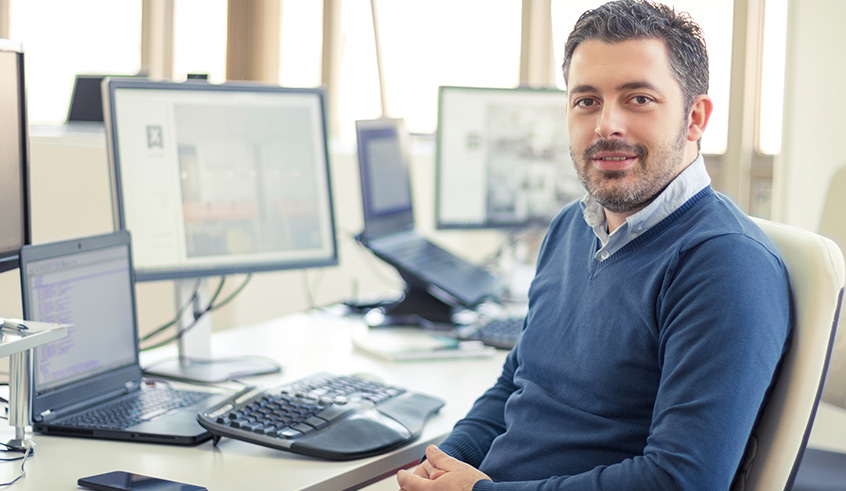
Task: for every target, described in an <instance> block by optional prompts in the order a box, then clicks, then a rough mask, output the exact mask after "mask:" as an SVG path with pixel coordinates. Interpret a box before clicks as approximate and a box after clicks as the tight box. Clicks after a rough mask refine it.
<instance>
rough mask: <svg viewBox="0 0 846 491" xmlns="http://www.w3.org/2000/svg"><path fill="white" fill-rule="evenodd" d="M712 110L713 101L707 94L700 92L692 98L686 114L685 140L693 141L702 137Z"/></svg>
mask: <svg viewBox="0 0 846 491" xmlns="http://www.w3.org/2000/svg"><path fill="white" fill-rule="evenodd" d="M713 110H714V103H713V102H712V101H711V98H710V97H708V95H707V94H701V95H699V96H697V97H696V99H694V100H693V105H692V106H691V107H690V115H689V116H688V127H687V141H691V142H695V141H698V140H699V139H700V138H702V133H704V132H705V127H707V126H708V120H709V119H711V111H713Z"/></svg>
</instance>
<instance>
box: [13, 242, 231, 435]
mask: <svg viewBox="0 0 846 491" xmlns="http://www.w3.org/2000/svg"><path fill="white" fill-rule="evenodd" d="M20 261H21V266H20V271H21V285H22V298H23V309H24V317H25V318H26V319H29V320H35V321H47V322H62V323H68V324H73V326H72V327H70V328H69V329H68V335H67V336H66V337H65V338H63V339H60V340H58V341H55V342H53V343H50V344H47V345H44V346H42V347H38V348H34V349H33V356H32V358H33V376H32V380H33V387H32V391H31V392H32V403H31V405H30V407H31V408H32V414H31V420H32V425H33V430H34V431H37V432H40V433H45V434H51V435H64V436H79V437H90V438H103V439H113V440H132V441H143V442H154V443H171V444H182V445H192V444H196V443H199V442H202V441H204V440H207V439H209V438H211V434H210V433H209V432H208V431H207V430H206V429H205V428H203V427H202V426H200V424H199V423H198V422H197V413H198V412H199V411H201V410H203V409H205V408H207V407H210V406H211V405H213V404H216V403H217V402H218V399H219V398H220V397H222V396H216V395H214V394H211V393H209V392H204V391H190V390H178V389H172V388H170V387H167V386H160V385H158V384H151V383H146V382H145V381H144V380H142V375H141V365H140V363H139V355H138V329H137V326H136V319H137V317H136V311H135V293H134V282H133V270H132V263H131V255H130V238H129V233H128V232H126V231H120V232H115V233H112V234H107V235H100V236H96V237H86V238H81V239H76V240H68V241H64V242H56V243H50V244H40V245H33V246H25V247H24V248H23V249H22V250H21V254H20Z"/></svg>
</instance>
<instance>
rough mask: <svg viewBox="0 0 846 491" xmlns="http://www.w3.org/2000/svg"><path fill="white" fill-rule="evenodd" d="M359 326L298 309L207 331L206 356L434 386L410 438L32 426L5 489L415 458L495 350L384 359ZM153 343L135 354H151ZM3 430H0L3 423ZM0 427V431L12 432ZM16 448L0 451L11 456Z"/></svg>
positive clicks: (228, 476)
mask: <svg viewBox="0 0 846 491" xmlns="http://www.w3.org/2000/svg"><path fill="white" fill-rule="evenodd" d="M364 329H366V327H365V326H364V325H363V324H362V323H361V322H359V321H356V320H353V319H344V318H341V317H338V316H334V315H331V314H321V313H314V314H298V315H294V316H291V317H286V318H283V319H280V320H277V321H272V322H266V323H262V324H259V325H255V326H250V327H248V328H241V329H233V330H227V331H224V332H221V333H217V334H215V336H214V337H213V340H212V350H213V353H214V354H215V355H216V356H225V355H261V356H267V357H269V358H273V359H275V360H278V361H279V362H280V363H281V364H282V365H283V367H284V368H283V372H282V373H281V374H279V375H273V376H265V377H262V378H258V379H253V380H251V382H255V383H262V384H268V385H273V384H278V383H281V382H284V381H288V380H294V379H298V378H302V377H305V376H307V375H309V374H311V373H314V372H317V371H328V372H334V373H337V374H349V373H358V372H366V373H370V374H374V375H376V376H378V377H381V378H382V379H383V380H385V381H386V382H388V383H393V384H396V385H401V386H404V387H407V388H409V389H413V390H417V391H420V392H426V393H429V394H432V395H437V396H439V397H441V398H443V399H444V400H445V401H446V406H444V408H443V409H442V410H441V412H440V413H439V414H438V415H437V416H435V417H434V418H433V419H431V420H430V421H429V422H428V424H427V425H426V427H425V429H424V432H423V434H422V436H421V438H419V439H418V440H417V441H415V442H413V443H411V444H409V445H407V446H405V447H402V448H400V449H397V450H395V451H393V452H389V453H387V454H384V455H380V456H377V457H371V458H368V459H360V460H353V461H348V462H327V461H321V460H317V459H312V458H307V457H301V456H298V455H294V454H291V453H287V452H283V451H278V450H273V449H269V448H264V447H261V446H258V445H252V444H248V443H243V442H240V441H237V440H232V439H228V438H224V439H222V440H221V441H220V443H219V445H218V446H217V447H214V446H213V445H212V444H211V442H206V443H203V444H201V445H199V446H196V447H178V446H168V445H155V444H145V443H133V442H112V441H106V440H94V439H84V438H68V437H55V436H45V435H40V434H35V435H33V439H34V440H35V443H36V449H35V454H34V455H33V456H32V457H30V459H29V460H28V461H27V463H26V477H24V478H23V479H21V480H20V481H18V482H17V483H16V484H15V485H14V486H12V489H15V490H41V491H43V490H47V489H49V490H57V491H61V490H72V489H79V488H78V487H77V486H76V480H77V479H78V478H79V477H82V476H88V475H92V474H100V473H104V472H109V471H113V470H125V471H131V472H137V473H140V474H147V475H151V476H156V477H162V478H166V479H172V480H175V481H182V482H186V483H192V484H200V485H204V486H207V487H208V488H209V489H210V490H213V491H217V490H224V491H226V490H241V489H250V490H263V489H273V490H299V489H313V490H322V491H332V490H342V489H346V488H350V487H353V486H355V485H357V484H360V483H366V482H368V481H373V480H376V479H378V478H380V477H384V476H385V475H387V474H392V473H394V472H395V470H396V469H398V468H400V467H403V466H407V465H409V464H410V463H412V462H416V461H417V460H418V459H419V458H420V456H422V455H423V451H424V449H425V447H426V445H428V444H429V443H432V442H437V441H440V440H441V439H442V438H443V437H444V436H445V435H446V434H447V433H448V432H449V430H450V429H451V428H452V425H453V423H454V422H455V421H456V420H458V419H459V418H461V417H462V416H464V414H465V413H466V412H467V410H468V409H469V408H470V406H471V405H472V403H473V401H474V400H475V399H476V398H477V397H478V396H479V395H481V393H482V391H483V390H484V389H486V388H487V387H488V386H490V385H491V384H493V382H494V381H495V380H496V377H497V376H498V375H499V372H500V368H501V366H502V362H503V360H504V358H505V352H502V351H500V352H498V353H497V354H496V355H495V356H494V357H492V358H485V359H462V360H442V361H430V362H406V363H391V362H385V361H380V360H378V359H376V358H373V357H370V356H368V355H365V354H362V353H359V352H357V351H356V350H354V348H353V346H352V343H351V337H352V335H353V334H354V333H356V332H361V331H363V330H364ZM173 353H175V352H174V351H165V352H157V353H154V354H152V356H149V357H148V356H143V357H142V360H144V361H149V360H148V359H153V358H161V357H162V356H163V355H169V354H173ZM4 431H5V432H7V433H8V434H3V432H4ZM13 433H14V430H13V428H10V427H9V428H5V429H3V430H2V431H0V441H4V438H7V437H10V436H11V435H13ZM15 455H19V454H8V455H3V456H4V457H7V456H8V457H11V456H15ZM19 472H20V462H2V463H0V482H8V481H10V480H12V479H14V478H15V477H17V475H18V474H19Z"/></svg>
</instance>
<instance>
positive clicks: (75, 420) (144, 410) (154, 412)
mask: <svg viewBox="0 0 846 491" xmlns="http://www.w3.org/2000/svg"><path fill="white" fill-rule="evenodd" d="M211 396H212V394H210V393H208V392H197V391H188V390H172V389H167V388H163V389H145V390H140V391H137V392H133V393H130V394H127V395H125V396H123V397H121V398H119V399H116V400H114V401H112V402H110V403H107V404H104V405H102V406H98V407H96V408H93V409H91V410H90V411H87V412H83V413H80V414H77V415H74V416H71V417H68V418H66V419H63V420H61V421H59V422H58V423H60V424H62V425H65V426H77V427H81V428H101V429H112V430H121V429H125V428H129V427H130V426H134V425H136V424H139V423H143V422H145V421H150V420H152V419H155V418H157V417H159V416H163V415H165V414H168V413H170V412H172V411H174V410H177V409H181V408H184V407H188V406H191V405H193V404H196V403H197V402H200V401H202V400H204V399H207V398H209V397H211Z"/></svg>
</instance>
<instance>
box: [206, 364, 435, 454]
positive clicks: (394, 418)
mask: <svg viewBox="0 0 846 491" xmlns="http://www.w3.org/2000/svg"><path fill="white" fill-rule="evenodd" d="M443 404H444V403H443V401H441V400H440V399H437V398H434V397H431V396H427V395H424V394H420V393H416V392H411V391H408V390H405V389H403V388H400V387H396V386H393V385H388V384H384V383H381V382H375V381H372V380H367V379H364V378H361V377H357V376H335V375H331V374H326V373H321V374H316V375H313V376H311V377H308V378H306V379H302V380H299V381H297V382H293V383H290V384H286V385H281V386H277V387H272V388H259V387H250V388H247V389H245V390H243V391H241V392H240V393H238V394H235V395H234V396H232V397H231V398H229V399H228V400H226V401H224V402H222V403H221V404H218V405H216V406H215V407H212V408H210V409H208V410H206V411H202V412H201V413H200V415H199V417H198V420H199V422H200V424H201V425H202V426H204V427H205V428H206V429H208V430H209V431H210V432H211V433H212V434H213V435H214V437H215V441H216V442H217V441H218V440H219V439H220V437H222V436H226V437H229V438H234V439H238V440H242V441H246V442H250V443H255V444H258V445H263V446H266V447H270V448H275V449H279V450H287V451H290V452H295V453H300V454H304V455H311V456H314V457H320V458H326V459H334V460H346V459H354V458H360V457H366V456H370V455H376V454H379V453H382V452H385V451H388V450H390V449H392V448H394V447H397V446H398V445H401V444H403V443H406V442H408V441H411V440H412V439H414V438H416V437H417V436H418V435H419V434H420V432H421V431H422V429H423V426H424V424H425V423H426V421H427V420H428V419H429V417H431V416H432V415H433V414H435V413H436V412H437V411H439V410H440V408H441V407H442V406H443Z"/></svg>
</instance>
